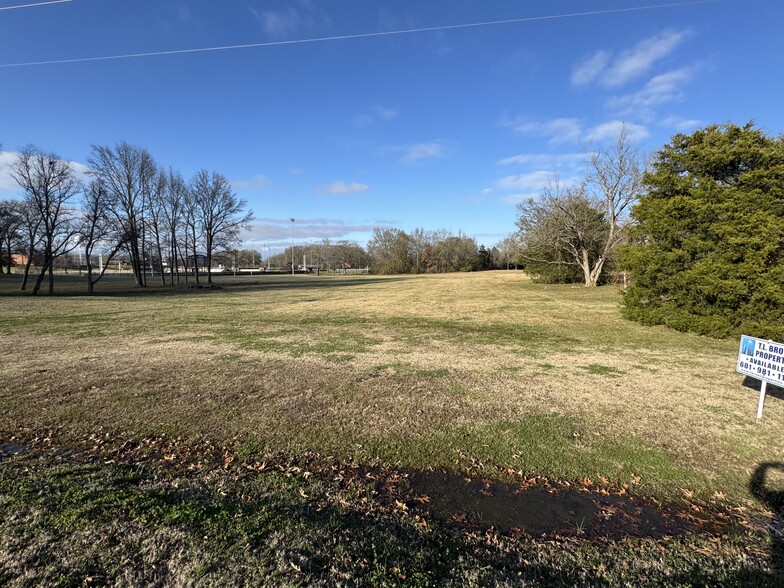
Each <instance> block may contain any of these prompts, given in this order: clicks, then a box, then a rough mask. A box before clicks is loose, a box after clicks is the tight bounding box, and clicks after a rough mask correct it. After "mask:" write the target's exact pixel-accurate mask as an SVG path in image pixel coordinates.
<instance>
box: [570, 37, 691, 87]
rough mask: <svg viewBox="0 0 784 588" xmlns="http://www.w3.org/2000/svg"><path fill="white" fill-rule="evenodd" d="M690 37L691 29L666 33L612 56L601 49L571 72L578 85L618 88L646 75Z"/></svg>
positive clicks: (573, 81) (572, 78)
mask: <svg viewBox="0 0 784 588" xmlns="http://www.w3.org/2000/svg"><path fill="white" fill-rule="evenodd" d="M690 34H691V32H690V31H688V30H680V31H672V30H671V31H664V32H662V33H659V34H658V35H654V36H652V37H648V38H646V39H643V40H642V41H640V42H639V43H637V44H636V45H635V46H634V47H632V48H631V49H627V50H625V51H622V52H621V53H620V54H618V55H617V56H615V57H613V55H612V53H611V52H610V51H606V50H599V51H597V52H596V53H594V54H593V55H591V56H590V57H587V58H584V59H583V60H582V61H580V62H578V63H577V65H575V67H574V69H573V70H572V75H571V80H572V84H574V85H575V86H585V85H587V84H590V83H593V82H597V83H599V84H600V85H602V86H605V87H609V88H612V87H617V86H622V85H623V84H625V83H627V82H629V81H631V80H633V79H635V78H638V77H640V76H643V75H645V74H646V73H648V71H650V69H651V68H652V67H653V66H654V65H655V64H656V63H657V62H659V61H661V60H662V59H664V58H665V57H668V56H669V55H670V54H672V53H673V52H674V51H675V50H676V49H677V48H678V46H679V45H680V44H681V43H683V41H684V40H685V39H686V38H687V37H689V36H690Z"/></svg>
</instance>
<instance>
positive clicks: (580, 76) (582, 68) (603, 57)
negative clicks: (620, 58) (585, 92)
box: [572, 50, 610, 86]
mask: <svg viewBox="0 0 784 588" xmlns="http://www.w3.org/2000/svg"><path fill="white" fill-rule="evenodd" d="M609 62H610V52H609V51H603V50H600V51H597V52H596V53H594V54H593V55H592V56H591V57H588V58H587V59H584V60H583V61H582V62H581V63H579V64H578V65H577V66H575V68H574V70H573V71H572V84H574V85H575V86H584V85H585V84H590V83H591V82H593V81H594V80H595V79H596V78H597V77H598V76H599V74H600V73H601V72H602V71H603V70H604V69H605V68H606V67H607V65H608V64H609Z"/></svg>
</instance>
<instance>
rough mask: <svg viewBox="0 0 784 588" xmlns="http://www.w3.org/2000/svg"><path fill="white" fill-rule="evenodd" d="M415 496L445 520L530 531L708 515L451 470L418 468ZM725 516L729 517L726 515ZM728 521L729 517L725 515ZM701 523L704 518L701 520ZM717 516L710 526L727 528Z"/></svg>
mask: <svg viewBox="0 0 784 588" xmlns="http://www.w3.org/2000/svg"><path fill="white" fill-rule="evenodd" d="M409 483H410V491H411V492H412V493H413V495H414V496H415V497H418V498H415V501H418V502H420V504H421V508H422V509H424V510H426V511H427V512H428V513H429V514H430V515H431V516H432V517H434V518H436V519H438V520H439V521H441V522H444V523H447V524H449V523H457V524H460V525H468V526H475V527H478V528H480V529H485V530H486V529H491V528H492V529H497V530H499V531H501V532H515V533H524V534H528V535H553V534H555V535H559V536H564V535H577V536H581V537H586V538H591V537H605V538H613V539H616V538H623V537H648V538H661V537H665V536H674V535H681V534H683V533H685V532H687V531H701V532H704V531H705V530H706V524H707V522H708V521H698V520H696V518H695V517H693V516H689V517H686V516H684V513H682V512H679V510H677V509H672V508H668V509H661V508H657V506H656V505H655V504H654V503H653V502H652V501H648V500H645V499H642V498H631V497H629V496H623V495H618V494H610V493H609V492H606V491H605V492H603V493H602V492H597V491H586V490H583V491H578V490H574V489H565V488H558V487H555V486H553V485H552V484H550V483H545V484H544V485H543V484H542V483H534V484H533V485H532V484H530V483H528V482H524V483H521V484H508V483H504V482H500V481H498V480H488V479H477V478H473V479H472V478H464V477H462V476H459V475H456V474H452V473H448V472H415V473H413V474H412V475H411V476H410V478H409ZM722 518H724V517H722ZM722 522H723V523H724V524H725V525H726V523H727V522H728V521H727V520H724V521H722ZM698 523H702V524H698ZM722 526H723V525H722V524H720V523H719V524H717V522H715V521H713V522H712V524H711V528H710V531H712V532H718V533H721V532H722Z"/></svg>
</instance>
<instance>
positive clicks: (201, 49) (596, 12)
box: [0, 0, 721, 68]
mask: <svg viewBox="0 0 784 588" xmlns="http://www.w3.org/2000/svg"><path fill="white" fill-rule="evenodd" d="M715 2H721V0H697V1H696V2H673V3H670V4H654V5H649V6H634V7H631V8H613V9H609V10H594V11H590V12H573V13H570V14H553V15H548V16H529V17H524V18H510V19H506V20H490V21H484V22H471V23H463V24H454V25H440V26H433V27H422V28H418V29H402V30H397V31H379V32H375V33H357V34H353V35H335V36H332V37H316V38H310V39H292V40H289V41H266V42H264V43H247V44H244V45H224V46H221V47H199V48H196V49H174V50H171V51H150V52H147V53H126V54H122V55H105V56H101V57H78V58H74V59H53V60H50V61H28V62H24V63H0V68H3V67H29V66H33V65H58V64H63V63H84V62H88V61H110V60H114V59H133V58H136V57H155V56H161V55H183V54H186V53H206V52H208V51H229V50H233V49H253V48H258V47H275V46H279V45H302V44H305V43H325V42H327V41H344V40H347V39H367V38H371V37H388V36H393V35H409V34H413V33H427V32H433V31H446V30H454V29H467V28H476V27H489V26H497V25H503V24H513V23H521V22H532V21H539V20H557V19H561V18H577V17H581V16H597V15H602V14H617V13H620V12H633V11H641V10H654V9H659V8H674V7H681V6H693V5H696V4H711V3H715Z"/></svg>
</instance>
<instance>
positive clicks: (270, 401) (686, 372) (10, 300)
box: [0, 272, 784, 497]
mask: <svg viewBox="0 0 784 588" xmlns="http://www.w3.org/2000/svg"><path fill="white" fill-rule="evenodd" d="M2 302H3V309H4V312H3V315H4V316H3V318H0V364H2V366H3V367H2V373H0V390H3V391H2V392H0V402H1V403H2V404H3V406H4V407H5V408H4V410H3V411H2V415H0V429H2V430H4V431H6V432H9V431H12V430H15V429H17V428H20V427H21V428H28V429H39V428H47V427H56V426H64V427H66V428H69V429H76V430H80V431H83V430H86V429H87V430H89V429H91V428H99V427H100V428H103V429H108V430H115V431H118V432H122V433H123V434H131V435H133V434H148V433H160V432H164V433H167V434H174V435H181V436H185V437H193V438H196V437H208V438H211V439H218V440H224V441H226V440H232V441H236V442H237V443H239V444H241V445H242V444H249V445H248V446H249V447H256V448H258V450H267V451H282V452H294V453H296V452H299V451H319V452H323V453H333V454H337V455H343V456H349V457H353V458H357V459H364V460H375V459H380V460H382V461H394V462H398V463H401V464H403V465H412V466H416V467H423V466H426V465H434V466H442V467H458V468H459V467H461V463H462V462H461V460H462V459H472V458H474V459H482V460H484V461H486V462H487V461H489V462H490V463H489V464H486V465H487V466H488V467H491V468H498V469H503V468H505V467H507V466H509V467H513V468H526V467H528V468H534V469H536V468H545V469H546V466H542V465H536V463H537V462H536V456H535V455H534V454H535V452H536V451H537V449H536V447H535V446H531V447H528V446H526V447H528V448H527V449H526V448H522V449H519V450H516V449H515V447H516V444H519V445H521V446H522V445H525V443H526V442H528V441H529V440H527V439H517V438H515V437H514V434H513V433H509V432H508V431H507V432H504V431H506V430H507V428H508V427H509V426H511V427H514V426H515V424H516V423H524V422H526V419H528V418H531V417H536V416H538V415H543V414H544V415H556V416H559V415H560V416H563V417H564V418H565V419H567V420H566V421H565V422H567V423H568V427H569V428H570V429H571V430H572V433H573V435H572V439H571V440H569V441H568V442H566V441H564V440H563V439H560V438H553V439H542V441H541V442H542V445H543V446H548V447H550V446H552V445H553V443H555V444H556V445H557V443H561V444H562V451H563V452H564V453H571V454H579V453H580V451H588V452H589V453H590V452H592V455H598V454H602V455H604V454H605V453H606V454H607V455H606V456H605V458H604V462H602V463H605V462H606V463H609V462H611V461H613V459H615V460H616V461H619V462H620V461H623V460H624V459H627V460H631V461H632V463H625V464H620V465H619V466H618V468H617V471H609V470H612V468H611V467H610V466H602V465H599V466H597V465H596V464H597V462H596V461H595V460H594V461H592V460H588V459H586V460H585V462H584V471H582V472H580V471H576V470H575V467H577V470H579V469H580V468H579V464H578V466H572V465H570V466H569V467H566V468H565V470H564V468H561V469H559V468H555V469H554V470H553V471H551V472H548V471H544V472H541V473H545V474H548V473H549V474H558V473H559V471H566V473H567V474H569V475H580V474H581V473H582V474H584V475H591V476H595V475H608V476H616V477H617V476H618V475H621V472H625V473H623V475H627V474H629V472H631V473H634V472H639V471H640V470H641V469H642V468H643V466H642V465H639V464H635V463H634V460H635V459H636V457H635V456H636V455H637V454H635V455H634V456H631V457H628V456H627V457H624V456H623V455H622V454H619V455H620V457H617V458H614V457H613V455H615V453H613V452H615V451H622V450H623V448H624V447H626V446H628V445H630V444H631V445H634V446H637V445H639V447H642V448H647V449H650V450H652V451H655V452H660V453H662V454H663V455H665V456H666V458H667V459H669V460H671V464H670V466H672V467H676V468H683V469H685V470H688V471H691V472H697V474H698V475H699V476H704V477H705V479H706V481H705V482H704V483H701V484H703V490H705V491H706V492H708V493H710V492H711V491H724V492H726V491H729V492H731V493H732V494H733V495H734V496H736V497H740V496H742V495H744V488H745V484H746V483H747V480H748V478H749V476H750V475H751V473H752V472H753V470H754V468H755V467H756V466H757V464H758V463H760V462H770V461H784V442H783V441H782V439H781V437H780V432H781V430H782V425H784V400H782V398H781V397H778V398H776V397H771V398H769V400H768V403H767V405H766V408H765V417H764V419H763V420H762V421H761V422H757V421H756V419H755V413H756V402H757V394H756V393H755V392H754V391H753V390H749V389H748V388H744V387H742V386H741V382H742V377H740V376H739V375H738V374H736V373H735V371H734V364H735V358H736V354H737V344H736V342H735V341H715V340H711V339H706V338H703V337H697V336H693V335H687V334H682V333H676V332H673V331H670V330H667V329H664V328H659V327H657V328H646V327H641V326H639V325H636V324H634V323H630V322H627V321H624V320H623V319H621V318H620V316H619V313H618V304H619V296H618V293H617V290H615V289H613V288H610V287H607V288H601V289H585V288H582V287H568V286H545V285H535V284H531V283H530V282H529V281H528V280H527V279H526V278H525V277H524V276H523V275H522V274H519V273H516V272H488V273H478V274H451V275H439V276H418V277H404V278H401V277H395V278H387V279H384V278H377V277H371V278H368V277H351V278H323V277H322V278H316V277H312V276H297V277H293V278H292V277H285V278H284V277H281V278H269V277H267V278H263V279H259V278H257V279H247V280H241V279H239V278H237V279H232V278H226V279H225V283H224V289H223V290H220V291H216V292H180V293H178V294H166V293H165V292H162V293H160V294H155V293H152V294H146V295H139V294H132V293H131V294H130V295H124V294H122V293H121V292H120V293H113V294H112V295H111V296H105V297H101V296H97V297H94V298H83V297H63V298H45V297H42V298H31V297H4V298H3V299H2ZM471 435H474V437H471ZM510 435H511V437H510ZM463 437H466V438H467V440H466V441H465V443H463V442H462V441H461V439H462V438H463ZM556 437H557V436H556ZM559 439H560V440H559ZM635 444H637V445H635ZM515 456H517V457H515ZM532 464H534V465H532ZM605 467H606V468H607V469H605V470H602V471H596V468H605ZM668 467H669V466H668ZM573 470H575V471H573ZM668 472H669V470H668V469H667V468H664V469H663V470H662V473H661V477H662V479H661V480H657V481H656V483H655V484H654V486H656V487H666V486H667V481H666V480H665V479H664V478H666V477H667V476H668V475H669V473H668ZM652 475H655V469H654V474H652ZM686 479H690V478H688V477H687V478H684V479H679V480H674V481H673V484H680V483H684V480H686ZM694 483H695V484H697V482H694Z"/></svg>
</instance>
